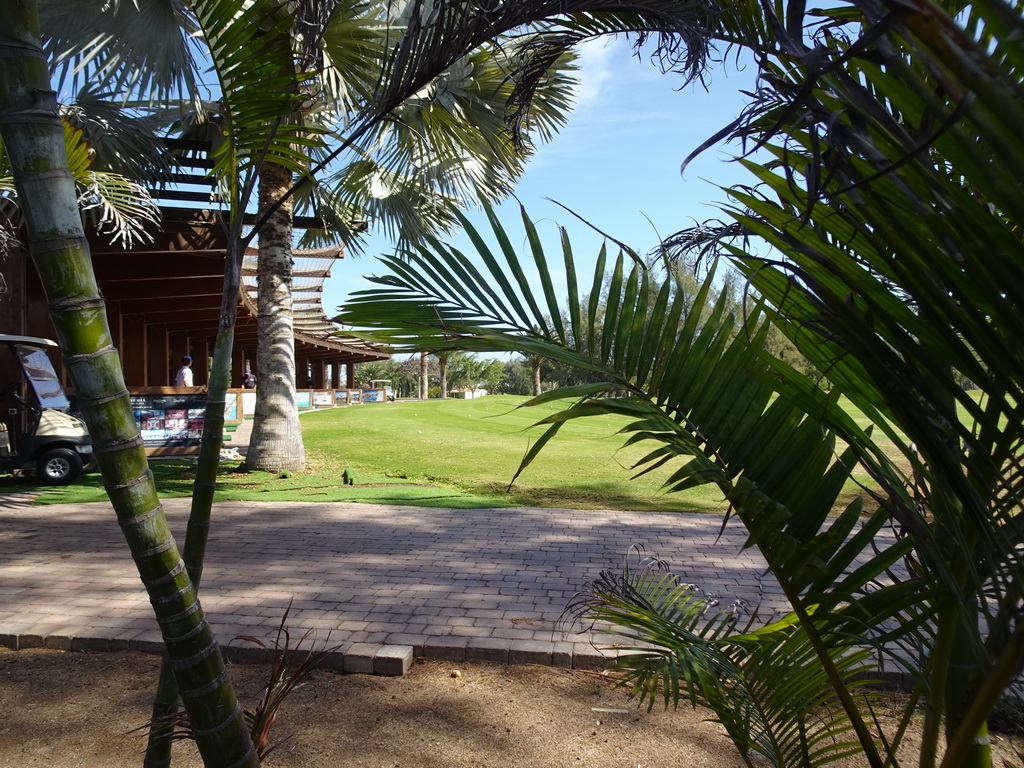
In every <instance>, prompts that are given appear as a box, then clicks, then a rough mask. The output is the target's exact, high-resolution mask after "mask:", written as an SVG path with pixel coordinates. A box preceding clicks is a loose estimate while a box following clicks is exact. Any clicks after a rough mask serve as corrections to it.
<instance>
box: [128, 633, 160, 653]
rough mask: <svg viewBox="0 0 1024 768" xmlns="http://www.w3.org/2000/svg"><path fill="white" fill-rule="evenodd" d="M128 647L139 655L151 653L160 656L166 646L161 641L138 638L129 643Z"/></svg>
mask: <svg viewBox="0 0 1024 768" xmlns="http://www.w3.org/2000/svg"><path fill="white" fill-rule="evenodd" d="M128 647H129V648H130V649H131V650H133V651H138V652H139V653H151V654H153V655H155V656H160V655H162V654H163V652H164V648H165V646H164V644H163V643H162V642H161V641H160V640H153V639H151V638H145V637H137V638H135V639H133V640H129V641H128Z"/></svg>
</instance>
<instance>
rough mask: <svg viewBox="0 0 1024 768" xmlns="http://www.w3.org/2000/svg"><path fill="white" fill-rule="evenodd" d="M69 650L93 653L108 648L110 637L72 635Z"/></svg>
mask: <svg viewBox="0 0 1024 768" xmlns="http://www.w3.org/2000/svg"><path fill="white" fill-rule="evenodd" d="M69 650H71V651H75V652H81V653H94V652H102V651H109V650H110V638H107V637H72V638H71V646H70V648H69Z"/></svg>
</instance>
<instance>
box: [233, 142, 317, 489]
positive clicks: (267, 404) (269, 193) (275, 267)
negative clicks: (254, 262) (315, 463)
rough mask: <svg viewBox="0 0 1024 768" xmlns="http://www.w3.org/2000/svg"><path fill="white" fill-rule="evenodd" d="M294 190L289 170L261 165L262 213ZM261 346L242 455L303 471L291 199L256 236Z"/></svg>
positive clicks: (267, 465) (251, 461)
mask: <svg viewBox="0 0 1024 768" xmlns="http://www.w3.org/2000/svg"><path fill="white" fill-rule="evenodd" d="M291 187H292V174H291V172H290V171H289V170H288V169H287V168H283V167H281V166H279V165H274V164H273V163H270V162H267V163H264V165H263V168H262V169H261V171H260V210H261V211H265V210H267V209H268V208H270V206H271V204H273V203H274V202H276V201H277V200H279V199H281V198H282V197H284V196H285V195H286V194H287V193H288V191H289V190H290V189H291ZM258 271H259V277H258V281H259V317H258V318H257V326H258V328H259V342H258V346H257V351H256V366H257V369H258V373H257V375H258V376H259V383H258V385H257V387H256V415H255V419H254V421H253V427H252V437H251V439H250V441H249V450H248V452H247V453H246V457H245V464H246V466H247V467H248V468H249V469H256V470H262V471H264V472H281V471H284V470H289V471H290V470H299V471H301V470H303V469H305V468H306V450H305V446H304V445H303V443H302V428H301V426H300V425H299V408H298V403H297V401H296V397H295V335H294V330H293V325H292V204H291V200H290V198H289V200H288V201H286V202H285V204H284V205H281V206H280V207H279V208H278V209H277V210H276V211H275V212H274V214H273V215H272V216H271V217H270V218H269V219H267V221H266V223H265V224H264V226H263V228H262V229H261V230H260V234H259V268H258Z"/></svg>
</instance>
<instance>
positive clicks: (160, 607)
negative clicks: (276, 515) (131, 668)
mask: <svg viewBox="0 0 1024 768" xmlns="http://www.w3.org/2000/svg"><path fill="white" fill-rule="evenodd" d="M0 12H2V16H3V18H4V19H5V20H6V23H5V24H4V26H3V29H2V30H0V115H3V117H2V118H0V136H2V138H3V142H4V146H5V148H6V150H7V153H8V156H9V158H10V161H11V165H12V169H13V175H14V180H15V185H16V188H17V192H18V196H19V198H20V200H21V205H22V209H23V213H24V216H25V224H26V229H27V232H28V239H29V246H30V251H31V253H32V258H33V261H34V263H35V265H36V271H37V272H38V274H39V278H40V281H41V283H42V284H43V287H44V290H45V292H46V298H47V303H48V306H49V307H50V317H51V320H52V322H53V325H54V328H55V330H56V332H57V338H58V341H59V343H60V346H61V349H62V350H63V352H64V361H65V364H66V365H67V367H68V370H69V373H70V377H71V381H72V383H73V385H74V387H75V394H76V396H77V400H78V406H79V408H80V409H81V411H82V415H83V417H84V418H85V421H86V424H87V425H88V427H89V431H90V434H91V435H92V439H93V445H94V446H95V451H96V458H97V461H98V463H99V468H100V471H101V472H102V474H103V480H104V483H105V485H106V487H107V492H108V495H109V496H110V501H111V504H112V505H113V507H114V511H115V513H116V515H117V519H118V523H119V524H120V526H121V530H122V532H123V533H124V536H125V539H126V540H127V542H128V546H129V548H130V549H131V552H132V557H133V559H134V560H135V564H136V567H137V568H138V571H139V575H140V577H141V579H142V582H143V585H144V586H145V588H146V591H147V593H148V594H149V598H150V602H151V603H152V605H153V609H154V612H155V614H156V618H157V622H158V624H159V626H160V631H161V633H162V635H163V638H164V643H165V645H166V647H167V652H168V655H169V656H170V658H171V663H172V665H173V667H174V673H175V676H176V678H177V681H178V685H179V686H180V688H181V690H182V692H183V693H182V698H183V700H184V702H185V708H186V710H187V711H188V714H189V718H190V719H191V721H192V724H193V726H194V727H195V729H196V730H197V732H198V733H199V734H200V736H199V738H198V739H197V743H198V746H199V750H200V753H201V754H202V756H203V760H204V763H205V764H206V765H207V766H225V767H227V766H258V765H259V760H258V758H257V756H256V752H255V750H254V749H253V745H252V741H251V739H250V738H249V733H248V730H247V729H246V726H245V721H244V719H243V717H242V713H241V708H240V707H239V706H238V702H237V700H236V698H235V693H234V690H233V689H232V687H231V684H230V681H229V679H228V676H227V673H226V670H225V668H224V663H223V660H222V658H221V655H220V649H219V648H218V646H217V643H216V641H215V639H214V637H213V633H212V631H211V630H210V627H209V625H208V624H207V621H206V617H205V615H204V613H203V610H202V606H201V605H200V604H199V601H198V599H197V596H196V592H195V588H194V586H193V585H192V582H191V580H190V579H189V577H188V574H187V573H186V572H185V569H184V567H183V564H182V561H181V557H180V555H179V554H178V548H177V545H176V544H175V542H174V538H173V537H172V536H171V533H170V529H169V527H168V525H167V520H166V518H165V516H164V514H163V508H162V507H161V506H160V500H159V498H158V497H157V494H156V487H155V485H154V483H153V476H152V474H151V473H150V471H149V468H148V464H147V462H146V454H145V451H144V449H143V446H142V441H141V439H140V436H139V432H138V428H137V427H136V425H135V419H134V415H133V413H132V409H131V402H130V398H129V395H128V391H127V389H126V387H125V384H124V376H123V374H122V371H121V366H120V361H119V358H118V354H117V350H116V349H115V348H114V346H113V343H112V339H111V336H110V330H109V328H108V327H107V320H106V312H105V308H104V303H103V299H102V297H101V296H100V294H99V290H98V287H97V285H96V279H95V275H94V274H93V270H92V262H91V259H90V254H89V249H88V245H87V243H86V240H85V235H84V232H83V230H82V224H81V219H80V218H79V213H78V206H77V194H76V190H75V187H74V183H73V181H72V180H71V178H70V174H69V173H68V170H67V157H66V155H65V151H64V137H63V125H62V123H61V120H60V117H59V114H58V111H57V102H56V94H55V93H54V92H53V91H52V90H51V89H50V83H49V75H48V72H47V67H46V58H45V55H44V54H43V51H42V48H41V46H40V44H39V21H38V6H37V4H36V2H35V0H0Z"/></svg>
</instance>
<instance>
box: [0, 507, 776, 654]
mask: <svg viewBox="0 0 1024 768" xmlns="http://www.w3.org/2000/svg"><path fill="white" fill-rule="evenodd" d="M188 503H189V502H188V500H187V499H171V500H169V501H167V502H166V504H165V508H166V510H167V514H168V518H169V519H170V521H171V526H172V529H173V530H174V533H175V536H176V537H177V539H178V541H179V542H181V541H182V540H183V539H184V528H185V521H186V518H187V512H188ZM214 521H215V522H214V528H213V533H212V536H211V540H210V546H209V550H208V553H207V558H206V562H207V565H206V569H205V571H204V574H203V586H202V600H203V605H204V607H205V608H206V610H207V613H208V615H209V617H210V621H211V623H212V625H213V627H214V631H215V633H216V635H217V637H218V639H219V640H220V641H221V643H222V644H223V643H225V642H227V641H228V640H229V639H230V638H232V637H233V636H235V635H239V634H246V635H255V636H259V637H264V638H267V639H270V638H271V637H272V634H273V630H274V629H275V628H276V626H277V624H278V622H279V621H280V618H281V616H282V615H283V613H284V611H285V609H286V607H287V606H288V603H289V601H293V602H292V609H291V615H290V618H289V627H290V628H291V629H292V630H293V635H294V634H296V633H295V630H299V632H298V633H297V634H301V632H302V631H304V630H306V629H313V630H316V632H317V637H318V639H320V640H323V639H324V638H325V637H327V633H328V632H330V641H329V642H330V644H331V645H339V644H340V645H342V646H343V647H344V646H345V645H346V644H354V643H372V644H378V643H380V644H397V645H411V646H413V647H414V649H415V653H416V654H423V655H427V656H432V657H435V658H450V659H454V660H461V659H464V658H469V659H470V660H473V659H479V660H492V661H501V660H503V659H510V660H511V661H512V662H513V663H514V662H516V661H517V660H519V661H522V660H528V661H530V662H540V663H543V662H544V661H545V660H548V663H555V664H557V665H563V666H564V665H567V664H568V663H572V660H573V659H576V658H577V657H578V658H583V657H584V656H585V655H587V654H588V653H589V654H590V655H591V657H592V656H593V653H594V651H593V645H592V643H591V641H592V640H596V641H603V640H607V639H608V638H607V637H602V636H598V635H594V634H566V633H564V632H563V631H562V628H561V627H560V626H559V625H558V619H559V616H560V614H561V613H562V611H563V609H564V608H565V606H566V603H567V601H568V600H569V599H570V598H571V597H572V595H573V594H574V593H575V592H576V591H577V589H578V588H579V587H580V585H581V584H582V583H583V582H584V581H585V580H587V579H591V578H593V577H595V576H597V575H598V573H599V572H600V571H601V570H602V569H603V568H607V567H609V566H615V567H618V566H620V565H621V564H622V562H623V558H624V556H625V554H626V552H627V551H628V549H629V548H630V546H632V545H642V546H643V547H644V548H645V549H646V551H647V553H649V554H657V555H658V556H660V557H662V558H664V559H666V560H668V561H669V562H670V563H671V564H672V566H673V568H674V570H675V571H676V573H678V574H679V575H680V576H681V577H682V578H683V579H684V580H685V581H689V582H693V583H695V584H697V585H698V586H699V587H700V588H702V589H704V590H705V591H707V592H709V593H712V594H714V595H715V596H717V597H718V598H720V599H721V600H722V602H723V603H728V602H731V601H732V600H733V599H735V598H741V599H743V600H746V601H747V602H748V603H751V604H753V603H757V602H758V601H761V603H762V610H780V609H782V608H784V607H785V601H784V599H783V598H782V596H781V594H780V592H779V590H778V587H777V585H776V584H774V582H773V581H771V579H770V577H765V576H763V561H761V560H760V557H759V555H757V553H756V552H741V543H742V541H743V538H744V535H743V529H742V527H741V526H740V525H739V524H738V523H737V524H735V525H730V526H729V527H728V528H727V529H726V531H725V533H724V534H723V535H722V537H721V539H720V540H718V541H716V539H717V537H718V531H719V527H720V525H721V518H720V517H718V516H715V515H694V514H668V513H653V512H610V511H579V510H564V509H533V508H516V509H486V510H469V511H467V510H450V509H426V508H414V507H399V506H380V505H362V504H341V503H334V504H316V503H309V504H307V503H298V502H292V503H276V502H275V503H265V504H253V503H244V504H243V503H237V502H222V503H219V504H217V505H216V508H215V513H214ZM158 643H159V635H158V633H157V630H156V623H155V620H154V619H153V617H152V614H151V612H150V609H149V605H148V602H147V599H146V596H145V593H144V592H143V590H142V587H141V584H140V582H139V580H138V576H137V575H136V572H135V568H134V566H133V564H132V562H131V558H130V557H129V554H128V550H127V547H126V545H125V544H124V541H123V539H122V538H121V534H120V531H119V529H118V527H117V524H116V521H115V519H114V516H113V513H112V511H111V510H110V507H109V505H107V504H88V505H56V506H45V507H32V506H29V504H28V500H27V499H26V498H14V497H11V496H6V497H4V496H0V644H5V645H8V646H11V647H29V646H38V645H49V646H52V647H59V648H81V649H100V648H124V647H134V648H139V649H141V650H150V651H153V650H157V649H158V648H159V644H158Z"/></svg>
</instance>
